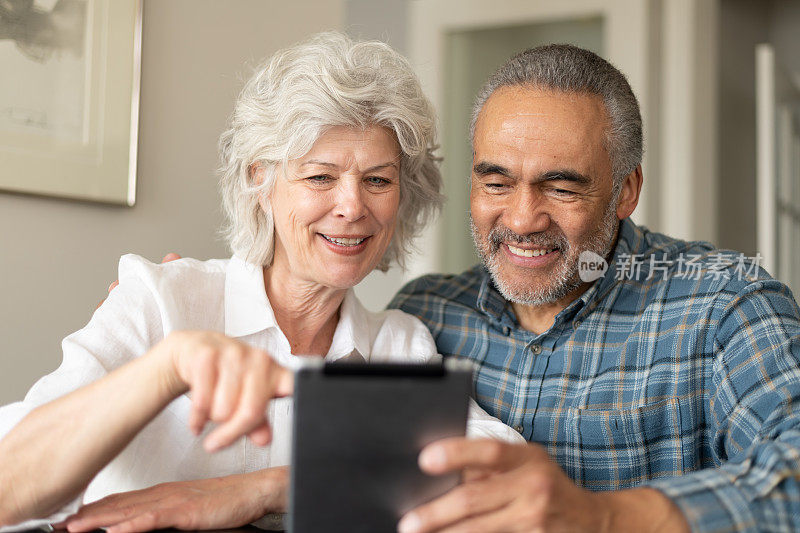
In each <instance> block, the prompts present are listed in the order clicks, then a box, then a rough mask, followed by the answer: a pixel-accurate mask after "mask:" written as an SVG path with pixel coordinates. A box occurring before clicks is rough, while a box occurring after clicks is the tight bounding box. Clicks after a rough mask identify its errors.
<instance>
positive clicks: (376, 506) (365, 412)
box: [289, 361, 472, 533]
mask: <svg viewBox="0 0 800 533" xmlns="http://www.w3.org/2000/svg"><path fill="white" fill-rule="evenodd" d="M471 368H472V367H471V365H470V364H469V363H466V362H458V361H448V362H447V363H446V364H444V365H442V364H426V365H410V364H382V363H381V364H364V363H362V364H357V363H332V364H319V365H314V366H308V367H305V368H302V369H300V370H299V371H298V372H297V374H296V377H295V388H294V429H293V435H292V439H293V441H292V467H291V493H290V497H289V528H290V529H289V531H291V532H293V533H311V532H314V533H319V532H321V531H325V532H330V533H335V532H348V533H353V532H369V533H376V532H382V531H387V532H393V531H396V530H397V522H398V521H399V520H400V518H401V517H402V516H403V514H405V513H406V512H407V511H409V510H411V509H413V508H414V507H416V506H418V505H420V504H421V503H424V502H426V501H429V500H431V499H433V498H435V497H436V496H439V495H441V494H443V493H445V492H446V491H447V490H449V489H450V488H452V487H454V486H455V485H456V484H457V483H458V474H452V475H447V476H428V475H426V474H423V473H422V472H421V471H420V469H419V467H418V466H417V457H418V455H419V452H420V451H421V450H422V448H423V447H424V446H425V445H427V444H429V443H431V442H433V441H435V440H438V439H442V438H445V437H455V436H463V435H464V434H465V431H466V424H467V408H468V399H469V393H470V391H471V387H472V373H471Z"/></svg>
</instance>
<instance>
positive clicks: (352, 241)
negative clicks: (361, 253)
mask: <svg viewBox="0 0 800 533" xmlns="http://www.w3.org/2000/svg"><path fill="white" fill-rule="evenodd" d="M323 237H325V238H326V239H327V240H329V241H330V242H332V243H334V244H338V245H339V246H356V245H358V244H361V243H362V242H364V240H366V237H364V238H361V239H343V238H339V237H328V236H327V235H323Z"/></svg>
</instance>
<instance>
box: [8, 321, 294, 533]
mask: <svg viewBox="0 0 800 533" xmlns="http://www.w3.org/2000/svg"><path fill="white" fill-rule="evenodd" d="M291 387H292V376H291V373H290V372H289V371H288V370H285V369H283V368H282V367H280V366H279V365H277V364H276V363H274V362H273V361H272V359H271V358H270V357H269V355H268V354H267V353H265V352H263V351H261V350H256V349H254V348H251V347H249V346H247V345H245V344H242V343H240V342H238V341H235V340H233V339H230V338H228V337H225V336H224V335H222V334H219V333H213V332H177V333H173V334H171V335H169V336H168V337H167V338H166V339H164V341H162V342H160V343H159V344H157V345H156V346H155V347H154V348H152V349H151V350H150V351H149V352H148V353H147V354H145V355H144V356H142V357H140V358H138V359H135V360H134V361H132V362H130V363H128V364H127V365H125V366H123V367H121V368H119V369H118V370H116V371H114V372H112V373H110V374H109V375H107V376H106V377H104V378H102V379H100V380H98V381H96V382H94V383H91V384H89V385H87V386H85V387H83V388H80V389H78V390H76V391H74V392H72V393H70V394H68V395H66V396H64V397H62V398H60V399H58V400H55V401H53V402H50V403H48V404H46V405H43V406H41V407H39V408H37V409H35V410H34V411H33V412H31V413H30V414H29V415H28V416H27V417H25V418H24V419H23V420H22V422H20V423H19V424H18V425H17V426H16V427H15V428H14V429H13V430H12V431H11V432H10V433H9V434H8V435H7V436H6V437H5V438H4V439H3V440H2V441H0V495H2V497H0V525H10V524H14V523H17V522H20V521H22V520H25V519H28V518H33V517H37V516H45V515H49V514H51V513H53V512H54V511H56V510H57V509H59V508H60V507H61V506H63V505H64V504H66V503H67V502H69V501H71V500H72V499H73V498H74V497H75V496H76V495H77V494H79V493H80V492H81V491H82V490H84V488H85V487H86V486H87V485H88V483H89V482H90V481H91V479H92V478H93V477H94V476H95V475H96V474H97V472H99V471H100V469H102V468H103V467H104V466H105V465H106V464H108V463H109V462H110V461H111V460H112V459H113V458H114V457H115V456H116V455H117V454H118V453H119V452H120V451H121V450H122V449H123V448H124V447H125V446H126V445H127V443H128V442H130V440H131V439H132V438H133V437H134V436H135V435H136V434H137V433H138V432H139V431H140V430H141V429H142V428H143V427H144V426H145V425H146V424H147V423H148V422H149V421H150V420H152V419H153V418H154V417H155V416H156V415H157V414H158V413H159V412H160V411H161V410H162V409H163V408H164V407H165V406H166V405H167V404H168V403H169V402H170V401H172V399H174V398H176V397H177V396H179V395H181V394H183V393H184V392H187V391H189V390H191V391H192V411H191V415H190V421H189V425H190V429H191V430H192V431H194V432H195V434H199V433H200V432H201V431H202V429H203V427H204V426H205V425H206V423H207V422H208V421H214V422H217V423H219V426H218V427H217V428H216V429H214V431H212V432H211V433H210V434H209V435H208V436H207V437H206V439H205V447H206V449H207V450H208V451H216V450H218V449H220V448H223V447H225V446H228V445H229V444H231V443H232V442H233V441H234V440H235V439H237V438H238V437H240V436H243V435H249V436H250V437H251V439H252V440H253V441H254V442H256V443H257V444H261V445H264V444H267V443H268V442H269V440H270V433H269V428H268V425H267V420H266V407H267V404H268V402H269V400H270V399H271V398H272V397H274V396H284V395H287V394H289V393H291ZM53 443H55V445H53ZM43 479H47V480H48V481H47V483H42V482H41V480H43Z"/></svg>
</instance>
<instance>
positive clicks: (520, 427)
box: [514, 426, 525, 433]
mask: <svg viewBox="0 0 800 533" xmlns="http://www.w3.org/2000/svg"><path fill="white" fill-rule="evenodd" d="M523 429H525V428H523V427H522V426H514V431H516V432H517V433H522V430H523Z"/></svg>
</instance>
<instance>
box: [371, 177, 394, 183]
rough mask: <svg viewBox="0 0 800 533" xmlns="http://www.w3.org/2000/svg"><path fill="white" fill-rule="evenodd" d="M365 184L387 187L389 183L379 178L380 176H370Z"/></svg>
mask: <svg viewBox="0 0 800 533" xmlns="http://www.w3.org/2000/svg"><path fill="white" fill-rule="evenodd" d="M367 183H369V184H370V185H388V184H390V183H391V181H390V180H388V179H386V178H381V177H380V176H370V177H368V178H367Z"/></svg>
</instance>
